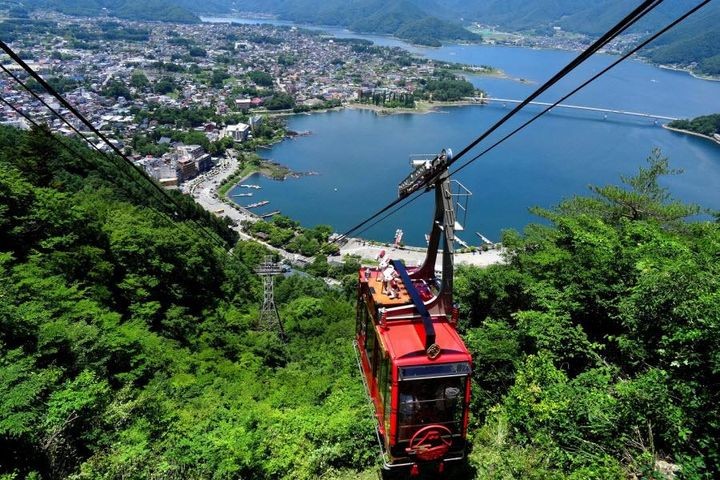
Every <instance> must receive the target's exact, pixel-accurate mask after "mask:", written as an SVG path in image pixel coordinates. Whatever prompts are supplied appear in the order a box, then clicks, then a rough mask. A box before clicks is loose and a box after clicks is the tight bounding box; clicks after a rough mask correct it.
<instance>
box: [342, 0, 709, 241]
mask: <svg viewBox="0 0 720 480" xmlns="http://www.w3.org/2000/svg"><path fill="white" fill-rule="evenodd" d="M709 2H710V0H704V1H703V2H701V3H700V4H698V5H697V6H695V7H694V8H692V9H690V10H688V11H687V12H686V13H685V14H683V15H681V16H680V17H678V18H677V19H676V20H674V21H673V22H671V23H670V24H668V25H667V26H666V27H664V28H663V29H661V30H659V31H658V32H656V33H655V34H653V35H652V36H651V37H648V38H647V39H646V40H644V41H643V42H642V43H641V44H639V45H638V46H636V47H635V48H633V49H632V50H631V51H629V52H628V53H626V54H625V55H623V56H622V57H621V58H620V59H618V60H617V61H615V62H613V64H611V65H610V66H608V67H606V68H605V69H603V70H602V71H601V72H599V73H598V74H596V75H594V76H593V77H592V78H590V79H589V80H587V81H586V82H584V83H583V84H582V85H580V86H579V87H577V88H575V89H574V90H573V91H571V92H570V93H569V94H567V95H565V96H563V97H562V98H561V99H560V100H558V101H557V102H555V103H554V104H552V105H551V106H549V107H547V108H546V109H545V110H543V111H542V112H540V113H539V114H537V115H536V116H535V117H533V118H532V119H531V120H529V121H528V122H525V123H524V124H523V125H521V126H520V127H518V128H516V129H515V130H513V131H512V132H511V133H510V134H508V135H506V136H505V137H503V138H502V139H501V140H499V141H498V142H496V143H495V144H493V145H492V146H491V147H489V148H488V149H486V150H485V151H483V152H481V153H480V154H478V155H476V156H475V157H474V158H472V159H471V160H469V161H468V162H466V163H464V164H463V165H461V166H460V167H459V168H457V169H456V170H454V171H453V172H451V175H454V174H455V173H457V172H459V171H460V170H462V169H463V168H465V167H467V166H468V165H469V164H470V163H472V162H473V161H475V160H477V159H478V158H480V157H481V156H482V155H484V154H486V153H487V152H489V151H490V150H492V149H493V148H495V147H497V146H498V145H500V144H501V143H503V142H504V141H505V140H507V139H508V138H510V137H511V136H513V135H515V134H516V133H518V132H519V131H520V130H522V129H523V128H525V127H526V126H528V125H529V124H531V123H533V122H534V121H535V120H537V119H538V118H539V117H541V116H542V115H544V114H545V113H547V112H548V111H549V110H551V109H552V108H553V107H555V106H557V105H558V104H559V103H560V102H562V101H564V100H566V99H567V98H569V97H570V96H572V95H573V94H575V93H577V92H578V91H579V90H580V89H582V88H584V87H585V86H587V85H588V84H589V83H591V82H592V81H594V80H596V79H597V78H599V77H600V76H601V75H603V74H604V73H606V72H607V71H609V70H610V69H612V68H613V67H615V66H616V65H617V64H619V63H620V62H622V61H624V60H625V59H627V58H628V57H630V56H631V55H633V54H634V53H636V52H637V51H638V50H640V49H641V48H643V47H644V46H646V45H647V44H649V43H650V42H652V41H654V40H655V39H656V38H658V37H659V36H660V35H662V34H664V33H665V32H667V31H668V30H670V29H671V28H673V27H675V26H676V25H677V24H679V23H680V22H682V21H684V20H685V19H686V18H687V17H688V16H690V15H692V14H693V13H695V12H696V11H697V10H699V9H700V8H702V7H703V6H705V5H706V4H707V3H709ZM660 3H662V0H659V1H656V2H654V3H653V4H652V5H650V6H648V7H647V9H646V10H645V11H644V12H642V13H641V15H640V18H641V17H642V16H644V15H646V14H647V13H649V12H650V11H651V10H652V9H653V8H655V7H657V6H658V5H659V4H660ZM638 19H639V18H638ZM638 19H635V20H633V21H632V22H631V23H629V24H628V25H627V27H625V28H628V27H629V26H631V25H632V24H633V23H635V22H636V21H637V20H638ZM621 31H622V30H621ZM621 31H620V32H621ZM620 32H618V33H617V34H619V33H620ZM617 34H615V36H616V35H617ZM541 88H542V87H541ZM533 98H535V97H534V96H532V95H531V97H528V99H526V101H525V102H523V103H528V102H529V101H532V99H533ZM518 107H519V106H518ZM518 107H516V108H515V109H513V112H515V113H517V111H518V110H519V108H518ZM511 113H512V112H511ZM509 118H510V116H509V114H508V115H506V116H505V117H504V119H503V120H505V121H506V120H507V119H509ZM503 120H501V122H502V121H503ZM498 123H499V122H498ZM496 125H497V124H496ZM491 128H492V127H491ZM481 137H482V138H485V137H487V135H485V134H483V135H481ZM478 138H480V137H478ZM482 138H480V139H482ZM468 150H469V149H468V148H467V147H466V148H465V149H463V151H462V152H461V153H465V152H466V151H468ZM459 157H460V155H458V156H456V157H455V158H454V159H452V160H451V161H450V162H448V163H447V164H446V165H445V168H444V169H443V170H442V171H444V170H446V169H447V168H449V166H450V165H451V164H452V163H454V162H455V161H457V160H458V159H459ZM442 171H441V172H439V173H437V174H436V175H435V176H433V177H430V178H429V179H428V180H426V181H425V182H423V184H422V185H421V186H420V187H418V188H417V189H416V190H415V191H419V190H420V188H423V187H424V186H427V185H429V184H432V182H433V180H434V179H435V178H437V175H439V174H440V173H442ZM426 191H427V190H425V191H424V192H422V193H421V195H422V194H423V193H425V192H426ZM412 193H414V192H411V194H412ZM406 198H407V195H406V196H402V195H401V196H400V197H399V198H397V199H396V200H394V201H393V202H391V203H390V204H389V205H387V206H386V207H384V208H383V209H381V210H380V211H378V212H376V213H375V214H373V215H372V216H371V217H369V218H368V219H366V220H364V221H363V222H361V223H360V224H358V225H356V226H355V227H353V228H352V229H350V230H348V231H347V232H346V233H345V234H343V235H342V236H340V237H339V239H338V240H341V239H343V238H346V237H347V236H349V235H350V234H352V233H353V232H355V231H357V230H358V229H359V228H362V227H363V226H364V225H366V224H367V223H368V222H370V221H372V220H373V219H375V218H377V217H378V216H380V215H382V214H383V213H385V212H387V211H388V210H390V209H391V208H393V207H395V206H396V205H398V204H401V205H400V206H399V207H397V208H395V209H394V210H392V211H391V212H389V213H387V214H386V215H384V216H382V218H380V219H379V220H377V221H375V222H373V223H372V224H371V225H370V226H368V227H366V228H364V229H363V230H362V231H363V232H364V231H366V230H367V229H369V228H371V227H372V226H374V225H376V224H378V223H380V222H381V221H383V220H385V219H386V218H388V217H390V216H391V215H393V214H394V213H396V212H397V211H399V210H400V209H402V208H403V207H405V206H407V205H408V204H410V203H411V202H413V201H414V200H415V199H416V198H417V197H415V198H412V199H411V200H410V201H407V202H405V203H401V202H403V201H404V200H405V199H406Z"/></svg>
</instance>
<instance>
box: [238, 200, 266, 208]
mask: <svg viewBox="0 0 720 480" xmlns="http://www.w3.org/2000/svg"><path fill="white" fill-rule="evenodd" d="M268 203H270V200H263V201H262V202H255V203H251V204H250V205H245V207H243V208H247V209H250V208H257V207H262V206H264V205H267V204H268Z"/></svg>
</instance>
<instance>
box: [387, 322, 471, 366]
mask: <svg viewBox="0 0 720 480" xmlns="http://www.w3.org/2000/svg"><path fill="white" fill-rule="evenodd" d="M432 320H433V326H434V327H435V343H436V344H437V345H438V346H439V347H440V354H439V355H438V356H437V357H436V358H434V359H430V358H429V357H428V354H427V351H426V349H425V344H424V343H423V341H422V337H421V335H420V334H419V330H421V329H422V328H423V326H422V320H421V319H420V318H416V319H414V320H410V319H408V320H393V321H391V322H388V323H387V324H386V326H382V325H379V326H378V327H377V330H378V334H379V336H380V339H381V341H382V343H383V345H384V346H385V348H386V349H387V351H388V353H389V355H390V357H391V358H392V359H393V363H395V364H397V365H398V366H408V365H425V364H434V363H449V362H469V361H470V353H468V351H467V348H465V344H464V343H463V341H462V339H461V338H460V335H458V333H457V331H456V330H455V327H454V326H453V325H451V324H450V323H449V322H448V321H447V320H446V319H445V318H442V319H440V318H437V317H435V318H433V319H432Z"/></svg>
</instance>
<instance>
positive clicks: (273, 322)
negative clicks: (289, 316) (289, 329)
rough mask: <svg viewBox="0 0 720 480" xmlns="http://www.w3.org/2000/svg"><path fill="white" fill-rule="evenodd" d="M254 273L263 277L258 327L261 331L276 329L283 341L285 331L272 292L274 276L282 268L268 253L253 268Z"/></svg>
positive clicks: (278, 273) (280, 271) (280, 272)
mask: <svg viewBox="0 0 720 480" xmlns="http://www.w3.org/2000/svg"><path fill="white" fill-rule="evenodd" d="M255 273H257V274H258V275H260V277H262V279H263V305H262V309H261V310H260V318H259V319H258V328H259V329H260V330H262V331H268V332H273V331H276V332H278V335H279V336H280V339H281V340H283V341H285V331H284V330H283V326H282V322H281V321H280V315H279V314H278V311H277V307H276V306H275V293H274V285H275V276H276V275H281V274H282V269H281V268H280V265H278V264H277V263H275V262H273V257H272V256H270V255H268V256H266V257H265V259H264V260H263V263H261V264H260V265H259V266H258V267H257V268H256V269H255Z"/></svg>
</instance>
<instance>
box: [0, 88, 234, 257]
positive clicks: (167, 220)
mask: <svg viewBox="0 0 720 480" xmlns="http://www.w3.org/2000/svg"><path fill="white" fill-rule="evenodd" d="M0 102H2V103H4V104H5V105H7V106H8V107H9V108H11V109H12V110H13V111H14V112H15V113H17V114H18V115H20V116H22V117H23V118H24V119H25V120H27V121H28V122H29V123H30V124H31V125H32V126H33V127H35V128H42V125H40V124H39V123H38V122H36V121H35V120H34V119H33V118H32V117H30V116H29V115H28V114H26V113H25V112H23V111H22V110H20V109H19V108H18V107H17V106H15V105H13V104H12V103H10V102H9V101H8V100H7V99H5V98H4V97H2V96H1V95H0ZM48 137H49V138H50V139H52V140H53V141H55V142H56V143H57V144H58V145H60V146H61V147H62V148H64V149H65V150H67V151H68V152H70V153H71V154H72V155H74V156H76V157H77V158H79V159H80V160H82V161H83V162H85V164H86V165H88V166H89V167H96V166H97V164H96V163H94V162H92V161H91V160H88V159H87V158H86V157H85V155H83V153H82V152H81V151H80V150H79V149H77V148H75V146H73V145H72V144H71V143H66V142H65V141H62V140H61V137H59V136H57V135H53V134H52V133H50V132H49V131H48ZM101 153H104V152H101ZM123 173H125V172H123ZM128 178H129V179H130V180H132V181H134V180H135V179H134V178H132V177H128ZM119 188H121V189H123V190H125V192H126V193H127V194H128V195H129V196H130V197H132V195H133V192H132V191H130V190H128V189H127V188H125V187H123V186H122V185H119ZM148 208H150V209H151V210H152V211H154V212H155V213H157V214H158V218H159V219H161V220H163V221H164V223H165V224H166V225H168V226H170V227H174V228H178V229H180V230H182V231H183V232H185V233H187V232H190V235H189V237H191V236H192V233H193V232H192V230H189V227H188V226H187V225H186V224H185V223H183V222H178V221H177V220H175V219H173V218H171V217H170V216H169V215H168V214H167V213H165V212H162V211H160V210H158V209H156V208H155V207H153V206H152V204H148ZM185 229H188V230H187V231H185ZM221 247H223V249H224V245H221Z"/></svg>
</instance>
